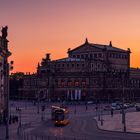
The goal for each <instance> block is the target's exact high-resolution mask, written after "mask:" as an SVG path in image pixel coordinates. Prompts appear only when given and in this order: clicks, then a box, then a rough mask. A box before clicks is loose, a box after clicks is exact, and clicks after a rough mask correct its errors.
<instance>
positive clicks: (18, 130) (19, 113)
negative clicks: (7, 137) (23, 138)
mask: <svg viewBox="0 0 140 140" xmlns="http://www.w3.org/2000/svg"><path fill="white" fill-rule="evenodd" d="M17 113H18V116H19V124H18V129H17V134H18V135H19V134H20V130H21V109H20V108H18V109H17Z"/></svg>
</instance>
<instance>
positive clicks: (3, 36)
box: [1, 26, 8, 39]
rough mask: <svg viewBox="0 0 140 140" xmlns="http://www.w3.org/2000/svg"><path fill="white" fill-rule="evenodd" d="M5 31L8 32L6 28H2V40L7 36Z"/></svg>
mask: <svg viewBox="0 0 140 140" xmlns="http://www.w3.org/2000/svg"><path fill="white" fill-rule="evenodd" d="M7 30H8V26H5V27H2V30H1V32H2V38H3V39H6V37H7V35H8V33H7Z"/></svg>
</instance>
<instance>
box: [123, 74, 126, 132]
mask: <svg viewBox="0 0 140 140" xmlns="http://www.w3.org/2000/svg"><path fill="white" fill-rule="evenodd" d="M122 82H123V83H122V86H123V89H122V94H123V95H122V96H123V97H122V124H123V131H124V132H126V118H125V117H126V116H125V111H124V76H123V79H122Z"/></svg>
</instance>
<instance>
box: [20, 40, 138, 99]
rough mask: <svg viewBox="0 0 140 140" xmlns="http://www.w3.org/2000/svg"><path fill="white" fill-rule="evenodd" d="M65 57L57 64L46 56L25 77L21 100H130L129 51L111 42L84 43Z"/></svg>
mask: <svg viewBox="0 0 140 140" xmlns="http://www.w3.org/2000/svg"><path fill="white" fill-rule="evenodd" d="M67 53H68V57H66V58H62V59H57V60H51V58H50V54H46V57H45V58H43V59H42V61H41V63H40V64H38V67H37V73H36V74H26V75H25V77H24V85H23V87H24V88H22V89H21V94H25V95H22V96H28V97H32V98H42V99H48V100H91V99H94V100H111V99H121V98H122V97H123V96H124V94H125V96H126V98H127V99H131V98H132V97H131V96H133V95H131V94H132V93H131V92H130V79H131V78H130V70H131V69H130V53H131V52H130V49H129V48H128V49H127V50H123V49H120V48H117V47H114V46H113V45H112V43H111V42H110V43H109V44H108V45H102V44H93V43H89V42H88V40H87V39H86V41H85V43H84V44H82V45H80V46H79V47H76V48H75V49H72V50H71V49H68V52H67ZM131 71H132V70H131ZM134 79H135V78H134ZM138 80H139V79H138ZM131 90H132V88H131ZM126 93H127V94H126ZM127 96H128V97H127Z"/></svg>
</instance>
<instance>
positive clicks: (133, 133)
mask: <svg viewBox="0 0 140 140" xmlns="http://www.w3.org/2000/svg"><path fill="white" fill-rule="evenodd" d="M93 120H94V121H95V122H96V127H97V129H98V130H100V131H105V132H113V133H121V134H132V135H139V136H140V133H138V132H127V131H126V132H122V131H115V130H105V129H101V128H100V127H99V126H98V122H97V120H96V119H95V118H94V119H93Z"/></svg>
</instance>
